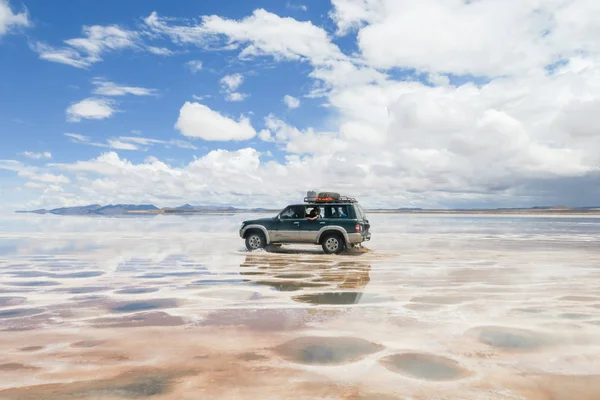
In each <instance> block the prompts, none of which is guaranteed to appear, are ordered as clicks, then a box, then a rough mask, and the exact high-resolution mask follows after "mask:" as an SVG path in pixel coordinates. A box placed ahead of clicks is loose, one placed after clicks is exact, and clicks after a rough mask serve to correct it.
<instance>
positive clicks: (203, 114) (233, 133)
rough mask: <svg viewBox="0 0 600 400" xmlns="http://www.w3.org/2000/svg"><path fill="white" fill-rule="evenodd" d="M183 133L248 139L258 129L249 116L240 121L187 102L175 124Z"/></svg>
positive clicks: (211, 137) (208, 138) (186, 134)
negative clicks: (255, 128) (254, 126)
mask: <svg viewBox="0 0 600 400" xmlns="http://www.w3.org/2000/svg"><path fill="white" fill-rule="evenodd" d="M175 128H176V129H178V130H179V131H180V132H181V134H182V135H184V136H188V137H196V138H201V139H204V140H212V141H230V140H248V139H252V138H253V137H254V136H256V131H255V130H254V128H253V127H252V125H251V124H250V120H249V119H248V118H247V117H240V119H239V121H236V120H234V119H232V118H228V117H226V116H224V115H221V114H220V113H219V112H217V111H214V110H211V109H210V108H208V107H207V106H205V105H203V104H200V103H192V102H186V103H185V104H184V105H183V107H181V110H179V118H178V119H177V123H176V124H175Z"/></svg>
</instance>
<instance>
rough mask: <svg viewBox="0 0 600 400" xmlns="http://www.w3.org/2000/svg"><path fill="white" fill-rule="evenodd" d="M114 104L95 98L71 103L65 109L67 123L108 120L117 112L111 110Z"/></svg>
mask: <svg viewBox="0 0 600 400" xmlns="http://www.w3.org/2000/svg"><path fill="white" fill-rule="evenodd" d="M113 105H114V102H112V101H110V100H108V99H103V98H96V97H89V98H87V99H83V100H81V101H80V102H78V103H73V104H71V105H70V106H69V107H68V108H67V111H66V113H67V121H69V122H80V121H81V120H82V119H105V118H110V117H111V116H112V115H113V114H114V113H116V112H117V110H116V109H114V108H113Z"/></svg>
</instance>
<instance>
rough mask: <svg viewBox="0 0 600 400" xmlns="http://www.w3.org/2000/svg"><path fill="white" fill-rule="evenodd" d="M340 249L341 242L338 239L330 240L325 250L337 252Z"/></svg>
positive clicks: (327, 241) (326, 242) (326, 243)
mask: <svg viewBox="0 0 600 400" xmlns="http://www.w3.org/2000/svg"><path fill="white" fill-rule="evenodd" d="M339 247H340V242H339V241H338V240H337V239H336V238H329V239H327V240H326V241H325V248H327V250H329V251H337V249H338V248H339Z"/></svg>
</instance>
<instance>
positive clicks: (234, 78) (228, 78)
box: [221, 74, 244, 92]
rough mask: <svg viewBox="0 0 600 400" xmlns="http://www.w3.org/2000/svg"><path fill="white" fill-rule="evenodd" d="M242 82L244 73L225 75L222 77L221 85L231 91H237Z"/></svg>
mask: <svg viewBox="0 0 600 400" xmlns="http://www.w3.org/2000/svg"><path fill="white" fill-rule="evenodd" d="M242 83H244V77H243V76H242V74H232V75H225V76H224V77H223V78H221V85H222V86H223V87H224V88H225V89H227V90H229V91H231V92H235V91H236V90H237V88H239V87H240V86H241V84H242Z"/></svg>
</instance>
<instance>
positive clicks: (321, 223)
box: [240, 192, 371, 254]
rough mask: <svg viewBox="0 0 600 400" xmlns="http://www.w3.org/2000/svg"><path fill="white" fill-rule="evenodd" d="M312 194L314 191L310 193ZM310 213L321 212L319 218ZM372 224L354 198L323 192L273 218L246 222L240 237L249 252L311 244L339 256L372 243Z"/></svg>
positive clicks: (241, 229)
mask: <svg viewBox="0 0 600 400" xmlns="http://www.w3.org/2000/svg"><path fill="white" fill-rule="evenodd" d="M309 193H312V192H309ZM309 210H310V211H312V212H313V213H314V211H315V210H318V211H319V214H318V215H316V219H314V218H311V219H309V217H311V215H313V216H314V215H315V214H310V213H309ZM370 226H371V225H370V224H369V221H368V220H367V217H366V215H365V212H364V210H363V209H362V207H361V206H360V204H359V203H358V201H356V200H355V199H353V198H350V197H344V196H339V195H337V193H326V196H323V193H320V194H319V196H317V197H307V198H305V199H304V203H303V204H292V205H289V206H287V207H286V208H284V209H283V210H282V211H281V212H280V213H279V214H277V215H276V216H274V217H272V218H261V219H256V220H250V221H244V222H243V223H242V226H241V228H240V237H241V238H242V239H245V241H246V248H247V249H248V250H257V249H261V248H265V247H267V246H271V245H281V244H292V243H311V244H317V245H321V246H322V247H323V251H324V252H325V253H327V254H339V253H341V252H342V251H343V250H344V249H345V248H347V247H350V246H352V247H354V246H357V245H359V244H361V243H362V242H364V241H366V240H371V233H370V232H369V228H370Z"/></svg>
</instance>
